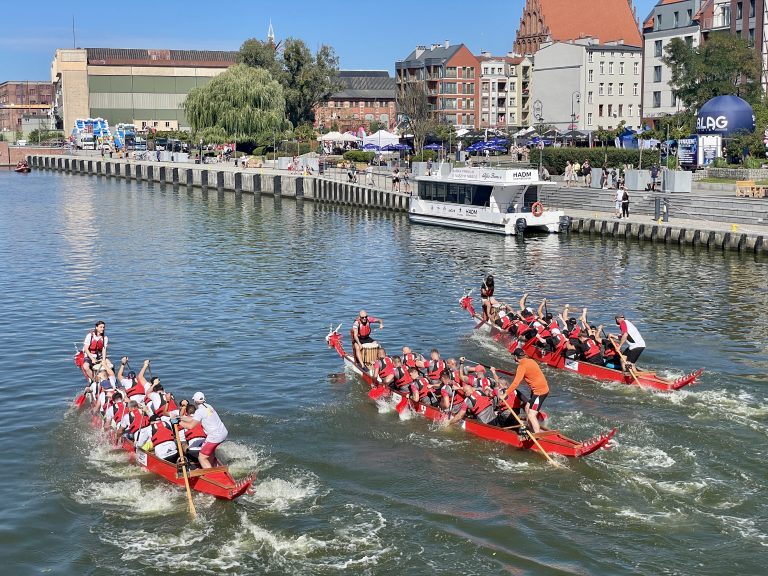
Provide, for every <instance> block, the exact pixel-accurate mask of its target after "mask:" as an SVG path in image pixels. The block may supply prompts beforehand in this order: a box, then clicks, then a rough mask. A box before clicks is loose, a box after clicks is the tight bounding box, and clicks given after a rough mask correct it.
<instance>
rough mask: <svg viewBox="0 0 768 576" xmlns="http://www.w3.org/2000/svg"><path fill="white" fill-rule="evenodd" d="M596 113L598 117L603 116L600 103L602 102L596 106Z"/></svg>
mask: <svg viewBox="0 0 768 576" xmlns="http://www.w3.org/2000/svg"><path fill="white" fill-rule="evenodd" d="M597 115H598V116H600V118H602V117H603V105H602V104H600V105H599V106H598V107H597Z"/></svg>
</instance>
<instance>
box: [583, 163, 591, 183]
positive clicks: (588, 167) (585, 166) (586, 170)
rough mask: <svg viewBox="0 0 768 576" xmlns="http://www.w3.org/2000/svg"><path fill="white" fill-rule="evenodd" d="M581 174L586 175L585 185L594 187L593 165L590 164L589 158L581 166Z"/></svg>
mask: <svg viewBox="0 0 768 576" xmlns="http://www.w3.org/2000/svg"><path fill="white" fill-rule="evenodd" d="M581 173H582V174H584V184H586V185H587V186H592V165H591V164H590V163H589V158H584V162H583V163H582V165H581Z"/></svg>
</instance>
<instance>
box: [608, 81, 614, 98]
mask: <svg viewBox="0 0 768 576" xmlns="http://www.w3.org/2000/svg"><path fill="white" fill-rule="evenodd" d="M608 96H613V82H609V83H608Z"/></svg>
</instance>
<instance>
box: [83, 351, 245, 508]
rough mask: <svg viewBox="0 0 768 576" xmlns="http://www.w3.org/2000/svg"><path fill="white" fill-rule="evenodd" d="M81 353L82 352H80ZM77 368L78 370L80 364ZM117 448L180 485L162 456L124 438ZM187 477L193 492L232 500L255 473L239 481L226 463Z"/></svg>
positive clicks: (96, 418)
mask: <svg viewBox="0 0 768 576" xmlns="http://www.w3.org/2000/svg"><path fill="white" fill-rule="evenodd" d="M80 354H82V353H80ZM77 358H78V357H77V356H75V363H76V364H77V362H78V359H77ZM80 366H81V369H82V365H80ZM78 404H79V405H80V408H84V407H85V406H86V404H87V402H85V403H79V402H76V405H78ZM90 407H91V410H92V411H93V418H92V421H91V422H92V424H93V427H94V428H97V429H98V432H102V433H104V434H105V437H106V436H110V437H111V436H112V432H111V431H110V432H107V431H105V430H104V428H103V421H102V419H101V416H100V414H99V413H98V411H97V410H96V404H95V402H91V403H90ZM118 447H119V448H122V449H123V450H125V452H127V453H128V460H129V461H130V462H132V463H134V464H137V465H138V466H141V467H142V468H144V469H145V470H147V471H148V472H152V473H153V474H156V475H158V476H160V477H161V478H164V479H165V480H167V481H168V482H170V483H171V484H176V485H177V486H181V487H182V488H183V487H184V476H183V475H182V470H181V467H180V465H177V464H174V463H171V462H168V461H167V460H163V459H162V458H158V457H157V456H155V454H154V453H153V452H147V451H146V450H144V449H142V448H140V447H136V446H134V445H133V442H131V441H130V440H127V439H125V438H120V440H119V442H118ZM187 476H188V478H189V487H190V488H191V489H192V490H195V491H197V492H202V493H203V494H210V495H211V496H214V497H216V498H219V499H221V500H234V499H236V498H238V497H240V496H242V495H243V494H245V493H250V491H251V485H252V484H253V482H254V481H255V480H256V474H249V475H248V476H246V477H245V478H243V479H242V480H235V479H234V478H233V477H232V475H231V474H230V473H229V468H227V466H217V467H215V468H200V469H197V470H191V471H189V472H187Z"/></svg>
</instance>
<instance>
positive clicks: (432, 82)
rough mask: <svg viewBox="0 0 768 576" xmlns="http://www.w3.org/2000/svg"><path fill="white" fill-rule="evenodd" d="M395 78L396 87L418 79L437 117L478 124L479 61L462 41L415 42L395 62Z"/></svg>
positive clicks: (465, 124) (462, 125) (456, 123)
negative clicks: (421, 44) (424, 43)
mask: <svg viewBox="0 0 768 576" xmlns="http://www.w3.org/2000/svg"><path fill="white" fill-rule="evenodd" d="M395 81H396V83H397V89H398V90H402V89H403V87H404V86H405V85H406V84H407V83H410V82H419V83H421V84H422V85H423V86H424V88H425V90H426V91H427V97H428V99H429V103H430V106H431V108H432V112H433V114H434V116H435V119H436V120H437V121H439V122H443V123H448V124H453V125H454V126H456V127H460V128H479V127H480V110H479V102H480V61H479V60H478V59H477V57H476V56H475V55H473V54H472V52H470V50H469V49H468V48H467V47H466V46H465V45H464V44H457V45H455V46H452V45H451V44H450V42H448V41H446V42H445V43H443V44H432V45H431V46H417V47H416V49H415V50H414V51H413V52H411V53H410V54H409V55H408V56H407V57H406V58H405V59H404V60H401V61H399V62H395Z"/></svg>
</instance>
